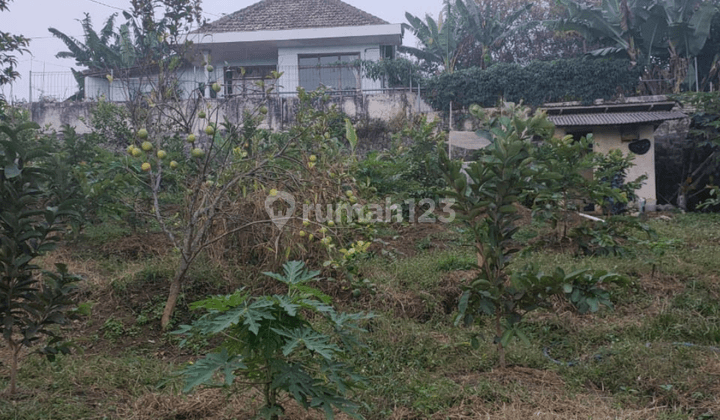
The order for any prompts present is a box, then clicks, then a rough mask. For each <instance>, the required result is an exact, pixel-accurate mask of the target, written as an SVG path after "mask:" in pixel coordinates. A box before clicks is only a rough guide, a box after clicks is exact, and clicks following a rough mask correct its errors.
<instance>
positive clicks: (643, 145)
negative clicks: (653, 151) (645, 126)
mask: <svg viewBox="0 0 720 420" xmlns="http://www.w3.org/2000/svg"><path fill="white" fill-rule="evenodd" d="M628 149H630V151H631V152H633V153H635V154H636V155H644V154H645V153H647V152H648V150H650V140H648V139H642V140H633V141H631V142H630V144H629V145H628Z"/></svg>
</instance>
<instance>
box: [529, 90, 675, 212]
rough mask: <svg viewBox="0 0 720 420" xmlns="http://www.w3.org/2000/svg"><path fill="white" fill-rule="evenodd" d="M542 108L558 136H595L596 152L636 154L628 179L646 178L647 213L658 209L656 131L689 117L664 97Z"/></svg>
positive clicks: (643, 191) (642, 193)
mask: <svg viewBox="0 0 720 420" xmlns="http://www.w3.org/2000/svg"><path fill="white" fill-rule="evenodd" d="M542 109H543V110H545V111H546V112H547V114H548V118H549V119H550V120H551V121H552V122H553V123H555V126H556V128H555V135H556V136H560V137H562V136H565V135H567V134H571V135H573V136H574V137H577V138H580V137H583V136H587V135H588V134H592V135H593V140H594V148H595V149H594V150H595V151H596V152H599V153H607V152H609V151H610V150H613V149H619V150H620V151H622V152H623V154H628V153H630V152H632V153H634V154H635V160H634V163H635V166H633V167H632V168H631V169H630V170H629V173H628V174H627V179H630V180H633V179H636V178H638V177H640V176H641V175H646V176H647V180H646V181H645V183H644V184H643V186H642V187H641V188H640V190H639V191H638V197H639V198H640V199H644V200H645V203H646V204H645V206H646V207H645V208H646V209H647V210H648V211H654V210H655V208H656V206H657V197H656V193H655V130H656V129H657V128H658V126H659V125H660V124H662V123H663V122H664V121H667V120H676V119H681V118H685V117H686V115H685V114H684V113H682V112H680V111H678V110H676V103H675V102H674V101H670V100H668V99H667V98H666V97H665V96H662V95H659V96H642V97H632V98H624V99H623V100H622V101H614V102H609V101H596V102H595V103H594V104H592V105H582V104H580V103H579V102H564V103H554V104H545V105H544V106H543V107H542Z"/></svg>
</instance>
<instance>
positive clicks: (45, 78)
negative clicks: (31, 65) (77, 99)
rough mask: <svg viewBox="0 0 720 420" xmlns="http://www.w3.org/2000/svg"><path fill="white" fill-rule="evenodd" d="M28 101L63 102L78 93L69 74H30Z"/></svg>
mask: <svg viewBox="0 0 720 420" xmlns="http://www.w3.org/2000/svg"><path fill="white" fill-rule="evenodd" d="M29 76H30V77H29V81H30V83H29V85H30V90H29V97H28V99H29V101H30V102H43V101H64V100H66V99H68V98H70V97H71V96H73V95H74V94H76V93H77V92H78V85H77V82H76V81H75V77H74V76H73V74H72V73H70V72H32V71H31V72H30V75H29Z"/></svg>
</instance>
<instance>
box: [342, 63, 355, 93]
mask: <svg viewBox="0 0 720 420" xmlns="http://www.w3.org/2000/svg"><path fill="white" fill-rule="evenodd" d="M355 70H356V68H355V67H343V68H342V74H341V77H342V89H343V90H352V89H357V88H358V82H357V76H356V71H355Z"/></svg>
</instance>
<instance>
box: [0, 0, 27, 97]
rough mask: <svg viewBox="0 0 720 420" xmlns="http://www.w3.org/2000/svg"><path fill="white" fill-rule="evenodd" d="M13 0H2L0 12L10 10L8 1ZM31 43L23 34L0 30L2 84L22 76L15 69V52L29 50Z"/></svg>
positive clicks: (0, 84)
mask: <svg viewBox="0 0 720 420" xmlns="http://www.w3.org/2000/svg"><path fill="white" fill-rule="evenodd" d="M11 1H12V0H0V12H5V11H8V10H9V9H8V3H10V2H11ZM29 45H30V40H29V39H28V38H25V37H24V36H22V35H13V34H11V33H9V32H4V31H0V86H2V85H4V84H7V83H10V82H12V81H13V80H15V79H17V78H18V77H20V73H18V72H17V70H16V69H15V68H16V66H17V58H15V54H16V53H19V54H23V53H26V52H29V51H28V49H27V47H28V46H29Z"/></svg>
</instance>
